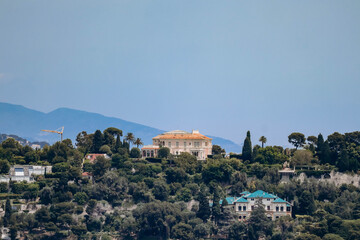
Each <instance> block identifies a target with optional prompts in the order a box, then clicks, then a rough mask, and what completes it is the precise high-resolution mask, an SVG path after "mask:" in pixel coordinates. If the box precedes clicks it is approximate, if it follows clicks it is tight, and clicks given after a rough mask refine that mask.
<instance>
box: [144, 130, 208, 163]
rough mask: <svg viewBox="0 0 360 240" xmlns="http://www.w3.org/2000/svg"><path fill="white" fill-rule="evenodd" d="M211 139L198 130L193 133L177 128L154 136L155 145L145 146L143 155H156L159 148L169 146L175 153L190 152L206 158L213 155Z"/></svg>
mask: <svg viewBox="0 0 360 240" xmlns="http://www.w3.org/2000/svg"><path fill="white" fill-rule="evenodd" d="M211 140H212V139H211V138H209V137H206V136H205V135H202V134H200V133H199V131H197V130H193V131H192V132H191V133H189V132H185V131H181V130H175V131H171V132H166V133H163V134H160V135H158V136H156V137H154V138H153V145H147V146H144V147H143V148H142V149H141V150H142V151H141V152H142V156H143V157H156V156H157V152H158V150H159V148H160V147H161V146H163V147H167V148H169V149H170V153H171V154H173V155H179V154H180V153H182V152H188V153H190V154H192V155H194V156H196V158H197V159H198V160H205V159H206V158H207V156H208V155H211V151H212V144H211Z"/></svg>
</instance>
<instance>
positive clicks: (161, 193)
mask: <svg viewBox="0 0 360 240" xmlns="http://www.w3.org/2000/svg"><path fill="white" fill-rule="evenodd" d="M152 193H153V195H154V197H155V198H156V199H158V200H160V201H166V200H167V198H168V196H169V188H168V186H167V184H166V183H165V182H162V181H157V182H155V183H154V187H153V189H152Z"/></svg>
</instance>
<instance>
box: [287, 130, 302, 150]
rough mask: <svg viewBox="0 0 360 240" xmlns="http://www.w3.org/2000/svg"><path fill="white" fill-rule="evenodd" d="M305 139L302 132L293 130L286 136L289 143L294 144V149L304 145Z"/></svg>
mask: <svg viewBox="0 0 360 240" xmlns="http://www.w3.org/2000/svg"><path fill="white" fill-rule="evenodd" d="M305 140H306V138H305V136H304V134H302V133H299V132H293V133H291V134H290V135H289V136H288V141H289V143H291V144H292V145H294V146H295V148H296V149H298V148H299V147H302V146H304V144H305Z"/></svg>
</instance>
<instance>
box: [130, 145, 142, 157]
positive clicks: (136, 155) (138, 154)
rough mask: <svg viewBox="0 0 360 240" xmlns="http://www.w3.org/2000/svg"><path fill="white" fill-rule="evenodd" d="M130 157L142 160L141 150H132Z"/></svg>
mask: <svg viewBox="0 0 360 240" xmlns="http://www.w3.org/2000/svg"><path fill="white" fill-rule="evenodd" d="M130 157H131V158H140V157H141V153H140V149H139V148H137V147H136V148H132V149H131V151H130Z"/></svg>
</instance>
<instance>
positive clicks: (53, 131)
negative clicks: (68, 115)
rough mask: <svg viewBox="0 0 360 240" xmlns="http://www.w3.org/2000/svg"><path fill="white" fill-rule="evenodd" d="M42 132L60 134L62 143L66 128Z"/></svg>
mask: <svg viewBox="0 0 360 240" xmlns="http://www.w3.org/2000/svg"><path fill="white" fill-rule="evenodd" d="M41 131H43V132H50V133H57V134H60V136H61V142H62V140H63V133H64V127H61V128H58V129H56V130H41Z"/></svg>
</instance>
